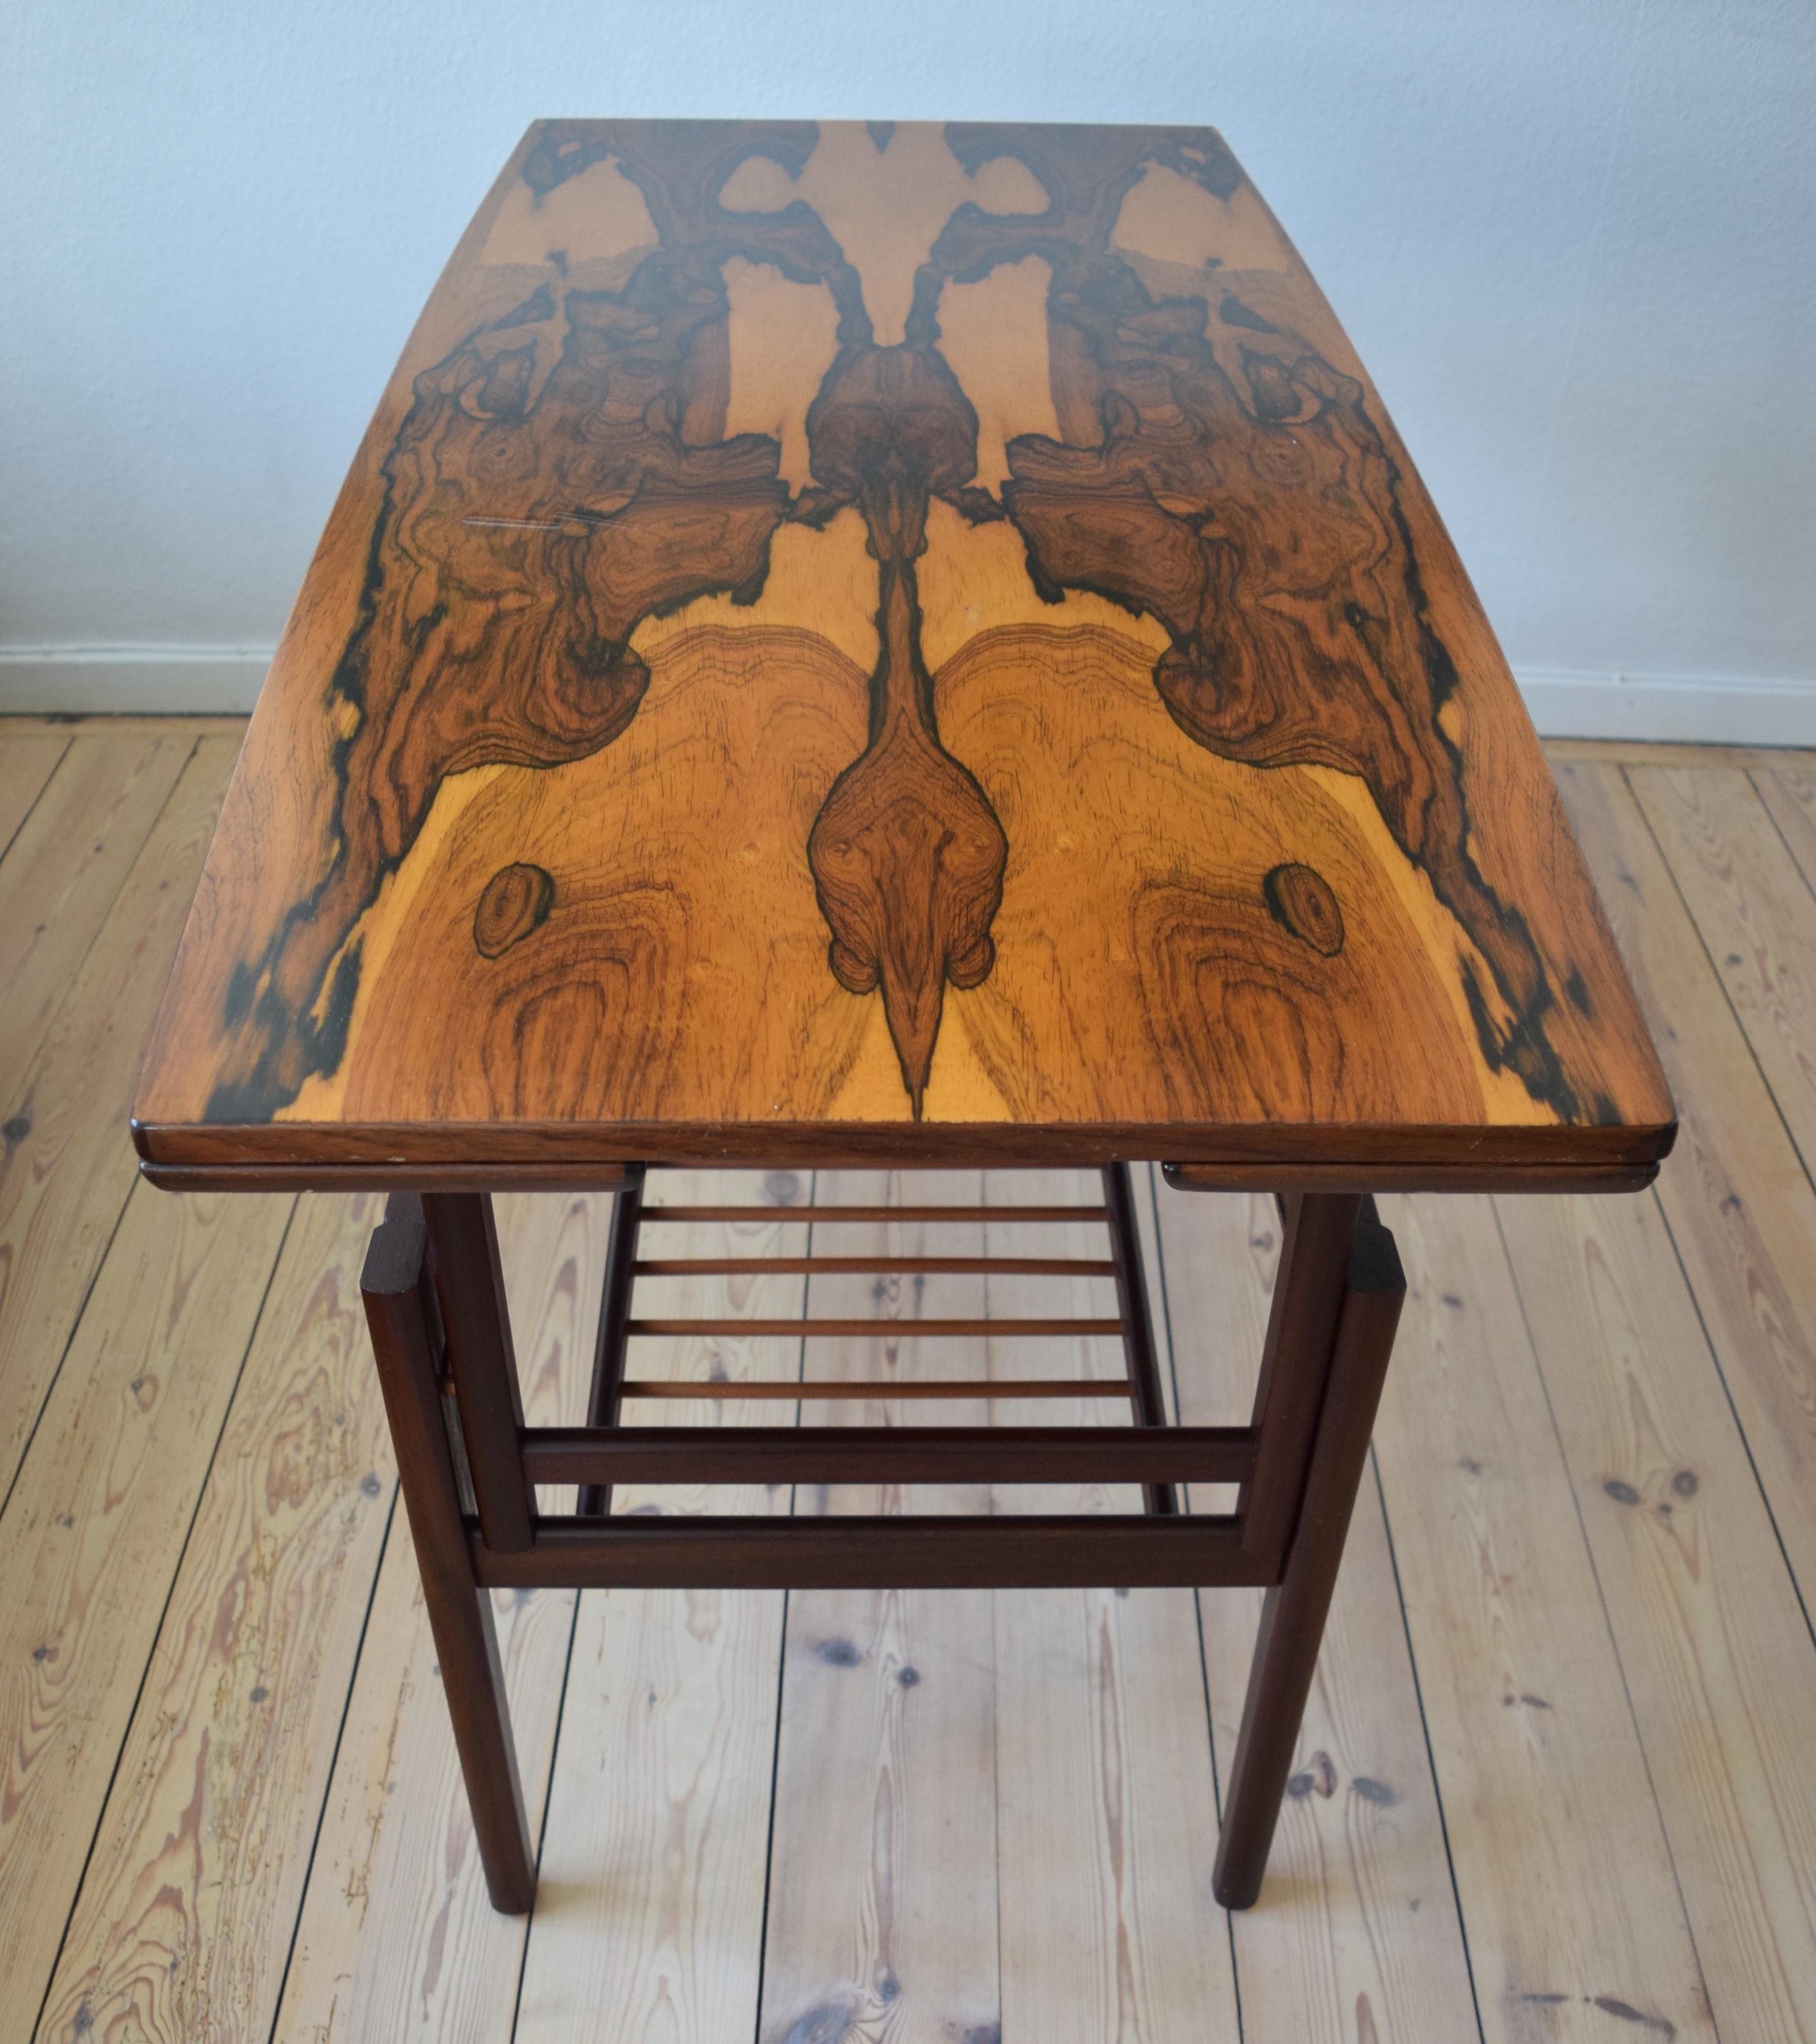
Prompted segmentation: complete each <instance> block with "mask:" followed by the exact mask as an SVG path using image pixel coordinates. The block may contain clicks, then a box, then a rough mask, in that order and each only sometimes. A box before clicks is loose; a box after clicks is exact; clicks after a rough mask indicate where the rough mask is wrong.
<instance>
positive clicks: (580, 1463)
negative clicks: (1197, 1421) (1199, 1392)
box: [523, 1427, 1256, 1484]
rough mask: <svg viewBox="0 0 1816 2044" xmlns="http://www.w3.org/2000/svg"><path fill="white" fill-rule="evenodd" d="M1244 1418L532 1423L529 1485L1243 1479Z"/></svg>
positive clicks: (1249, 1433) (527, 1444)
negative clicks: (1029, 1423) (903, 1423)
mask: <svg viewBox="0 0 1816 2044" xmlns="http://www.w3.org/2000/svg"><path fill="white" fill-rule="evenodd" d="M1255 1440H1256V1437H1255V1433H1254V1429H1253V1428H1252V1427H531V1428H529V1429H528V1431H527V1432H526V1433H525V1434H524V1439H523V1454H524V1474H525V1475H526V1476H527V1477H528V1478H529V1480H530V1481H531V1482H532V1483H582V1484H584V1483H611V1484H618V1483H646V1484H662V1483H675V1484H712V1483H747V1484H756V1483H777V1484H781V1483H1015V1484H1022V1483H1246V1482H1247V1481H1248V1480H1249V1478H1250V1476H1252V1475H1253V1474H1254V1466H1255Z"/></svg>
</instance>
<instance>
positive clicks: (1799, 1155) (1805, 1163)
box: [1620, 767, 1816, 1193]
mask: <svg viewBox="0 0 1816 2044" xmlns="http://www.w3.org/2000/svg"><path fill="white" fill-rule="evenodd" d="M1620 775H1621V782H1622V786H1624V787H1625V788H1626V791H1627V794H1628V796H1629V797H1630V800H1631V801H1632V803H1633V805H1634V809H1636V810H1637V812H1638V813H1639V820H1640V823H1641V826H1642V828H1644V829H1645V834H1646V836H1648V837H1649V838H1650V839H1651V840H1652V843H1653V850H1654V851H1656V852H1657V854H1658V857H1659V863H1661V865H1662V866H1664V870H1665V873H1666V875H1667V876H1668V878H1669V879H1670V882H1671V888H1672V893H1674V894H1676V897H1677V899H1678V902H1679V905H1680V906H1681V908H1682V909H1683V910H1684V915H1685V916H1687V918H1688V919H1689V923H1690V927H1691V930H1692V931H1693V932H1695V937H1696V943H1697V945H1698V947H1699V949H1700V950H1701V951H1702V954H1703V957H1704V959H1706V960H1707V962H1708V966H1709V970H1710V972H1711V973H1712V974H1714V980H1715V984H1716V985H1717V986H1718V987H1719V988H1720V989H1721V993H1722V1000H1723V1001H1725V1002H1726V1004H1727V1009H1728V1013H1729V1014H1730V1016H1731V1017H1732V1018H1733V1024H1734V1027H1735V1028H1736V1029H1737V1030H1738V1031H1739V1032H1740V1038H1741V1042H1742V1043H1744V1044H1745V1046H1746V1051H1747V1055H1748V1056H1749V1058H1751V1059H1752V1060H1753V1070H1755V1071H1756V1072H1757V1073H1758V1074H1759V1082H1760V1085H1762V1086H1764V1089H1765V1097H1766V1098H1767V1099H1768V1100H1769V1101H1771V1102H1772V1112H1773V1113H1774V1114H1776V1116H1778V1125H1779V1127H1780V1128H1782V1129H1783V1131H1784V1134H1785V1139H1786V1140H1787V1142H1788V1143H1790V1145H1791V1155H1792V1156H1794V1157H1795V1158H1796V1159H1797V1162H1798V1166H1799V1169H1800V1170H1802V1171H1803V1181H1804V1183H1805V1184H1806V1185H1808V1186H1809V1188H1810V1191H1811V1192H1812V1193H1816V1174H1813V1173H1812V1172H1811V1170H1810V1159H1809V1158H1807V1157H1806V1156H1805V1155H1804V1154H1803V1147H1802V1146H1801V1145H1800V1144H1799V1142H1798V1140H1797V1131H1795V1129H1794V1128H1792V1127H1791V1122H1790V1119H1789V1117H1788V1116H1787V1115H1786V1113H1785V1112H1784V1108H1783V1103H1782V1102H1781V1101H1780V1099H1779V1097H1778V1095H1777V1093H1776V1091H1775V1090H1774V1089H1773V1087H1772V1080H1771V1078H1770V1077H1769V1076H1768V1074H1767V1071H1766V1069H1765V1066H1764V1065H1763V1064H1762V1063H1761V1062H1760V1055H1759V1052H1758V1051H1757V1049H1756V1047H1754V1043H1753V1036H1752V1034H1751V1032H1749V1029H1748V1028H1747V1025H1746V1023H1745V1020H1743V1019H1742V1017H1741V1012H1740V1010H1739V1009H1737V1008H1736V1007H1735V1005H1734V1000H1733V995H1732V994H1731V993H1729V991H1728V983H1727V982H1726V980H1725V979H1723V978H1722V974H1721V968H1720V967H1719V966H1718V965H1717V964H1716V963H1715V955H1714V952H1713V951H1711V950H1710V948H1709V939H1708V938H1707V936H1705V935H1704V934H1703V925H1702V924H1700V923H1699V922H1698V921H1697V920H1696V912H1695V909H1692V908H1691V905H1690V901H1689V897H1687V895H1686V894H1685V893H1684V889H1683V886H1682V885H1681V883H1680V882H1679V880H1678V878H1677V870H1676V867H1675V866H1672V863H1671V860H1670V858H1669V856H1668V855H1667V853H1666V851H1665V849H1664V843H1663V841H1662V840H1661V838H1660V836H1659V835H1658V833H1657V831H1655V830H1654V829H1653V827H1652V818H1651V817H1650V816H1648V815H1647V813H1646V808H1645V802H1644V801H1642V800H1641V796H1640V792H1639V790H1638V789H1637V788H1636V787H1635V786H1634V784H1633V782H1632V781H1631V780H1630V778H1628V774H1627V770H1626V768H1625V767H1622V768H1621V770H1620ZM1749 786H1751V783H1750V782H1749ZM1758 794H1759V790H1757V789H1754V790H1753V795H1754V798H1755V800H1757V799H1758ZM1760 807H1761V808H1764V804H1763V803H1761V804H1760ZM1767 813H1768V815H1769V814H1770V811H1769V810H1768V812H1767ZM1667 1161H1668V1160H1667Z"/></svg>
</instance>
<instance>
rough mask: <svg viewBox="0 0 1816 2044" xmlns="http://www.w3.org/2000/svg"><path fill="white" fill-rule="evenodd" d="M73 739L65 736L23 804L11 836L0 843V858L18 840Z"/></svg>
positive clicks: (66, 754)
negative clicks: (29, 797) (30, 796)
mask: <svg viewBox="0 0 1816 2044" xmlns="http://www.w3.org/2000/svg"><path fill="white" fill-rule="evenodd" d="M73 744H75V740H74V739H73V738H66V739H65V740H63V750H62V751H60V753H59V754H58V755H57V756H56V759H53V760H52V762H51V770H50V771H49V773H48V774H46V775H45V776H44V778H43V780H42V781H40V782H39V783H38V792H37V793H36V794H35V795H34V796H33V797H32V799H31V800H30V801H29V802H28V803H27V804H26V805H25V813H24V815H22V816H21V817H20V819H19V820H18V821H17V823H16V824H14V825H13V832H12V835H11V836H10V837H9V838H8V839H7V840H6V843H4V844H0V859H5V858H6V855H7V853H8V852H10V851H11V850H12V849H13V846H14V845H16V844H17V843H18V842H19V833H20V832H21V831H22V830H24V828H25V826H26V824H29V822H30V821H31V820H32V813H33V810H35V809H36V808H37V806H38V805H39V803H40V802H41V801H43V800H44V796H45V794H46V793H47V792H48V790H49V788H50V785H51V783H52V782H53V781H54V780H55V779H56V777H57V775H58V774H59V772H60V770H61V769H62V767H63V762H64V761H65V760H66V759H68V757H69V749H70V747H71V746H72V745H73Z"/></svg>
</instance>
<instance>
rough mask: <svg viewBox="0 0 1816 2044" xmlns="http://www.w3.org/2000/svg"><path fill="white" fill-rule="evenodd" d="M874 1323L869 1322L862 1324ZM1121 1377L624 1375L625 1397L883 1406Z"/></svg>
mask: <svg viewBox="0 0 1816 2044" xmlns="http://www.w3.org/2000/svg"><path fill="white" fill-rule="evenodd" d="M875 1324H876V1323H875V1322H874V1321H867V1322H866V1326H870V1327H874V1326H875ZM1128 1395H1129V1384H1128V1379H1127V1377H943V1378H939V1379H935V1378H932V1377H928V1378H927V1379H925V1380H923V1381H921V1382H919V1383H907V1384H889V1383H884V1382H879V1381H878V1380H877V1378H875V1377H863V1378H858V1377H839V1378H835V1379H834V1380H833V1381H831V1382H828V1381H827V1379H826V1378H824V1377H812V1378H795V1377H789V1378H786V1379H785V1380H783V1381H781V1382H777V1381H776V1379H774V1377H757V1378H743V1379H740V1380H739V1381H735V1382H734V1381H731V1380H729V1379H728V1378H725V1377H707V1378H701V1377H626V1378H625V1380H624V1397H627V1398H781V1399H787V1400H793V1399H797V1398H842V1399H845V1400H849V1401H850V1402H851V1403H853V1404H878V1405H881V1404H889V1403H890V1402H892V1401H893V1400H896V1399H898V1398H966V1399H972V1400H979V1401H981V1400H985V1399H996V1398H1127V1397H1128Z"/></svg>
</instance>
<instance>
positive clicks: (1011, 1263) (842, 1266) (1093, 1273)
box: [637, 1256, 1116, 1277]
mask: <svg viewBox="0 0 1816 2044" xmlns="http://www.w3.org/2000/svg"><path fill="white" fill-rule="evenodd" d="M750 1270H768V1271H772V1272H774V1273H777V1274H785V1275H789V1276H792V1277H831V1276H834V1275H841V1276H843V1275H850V1276H858V1275H868V1274H875V1275H877V1276H878V1277H892V1276H897V1275H904V1276H905V1275H909V1274H925V1275H927V1276H929V1277H946V1276H954V1275H958V1274H961V1273H964V1274H969V1273H972V1272H975V1271H980V1270H981V1271H985V1272H989V1271H992V1270H994V1271H996V1272H997V1273H999V1274H1001V1275H1004V1276H1016V1277H1115V1274H1116V1266H1115V1261H1114V1260H1113V1259H1112V1258H1110V1257H1108V1256H647V1257H639V1258H638V1261H637V1275H638V1276H639V1277H738V1276H739V1275H741V1274H743V1273H744V1272H746V1271H750Z"/></svg>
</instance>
